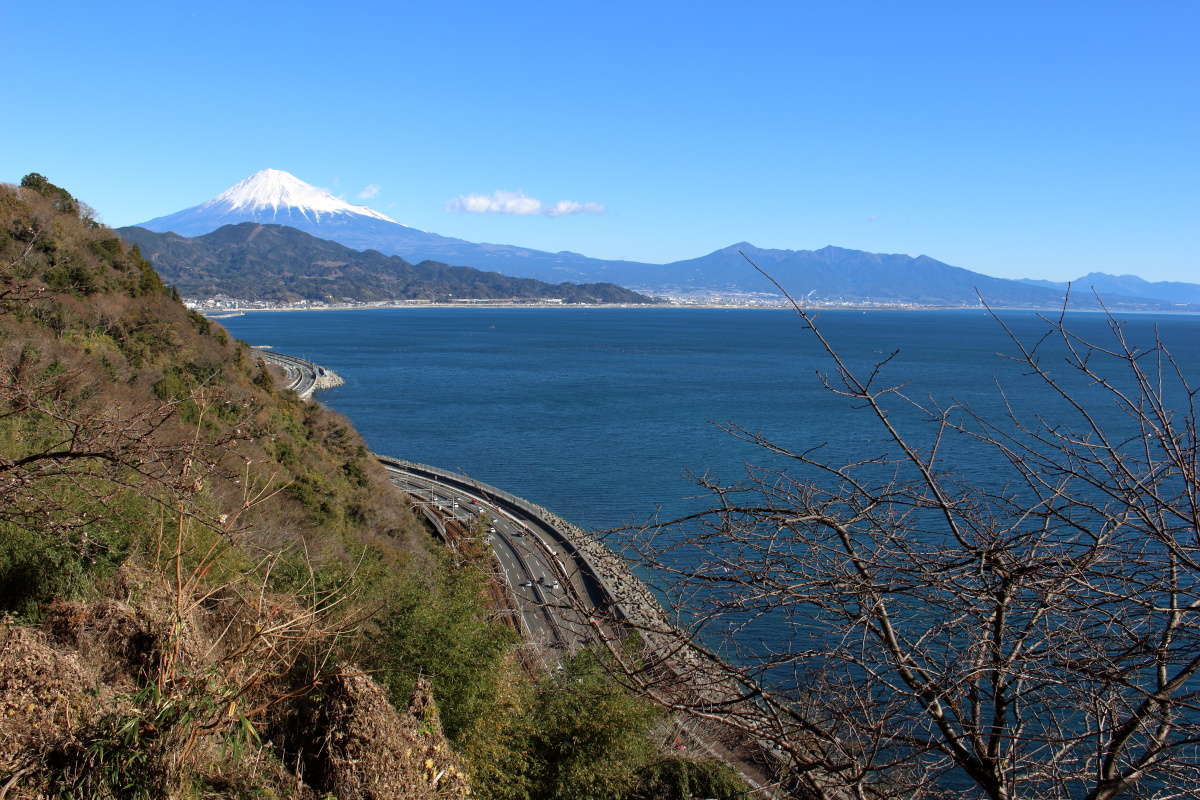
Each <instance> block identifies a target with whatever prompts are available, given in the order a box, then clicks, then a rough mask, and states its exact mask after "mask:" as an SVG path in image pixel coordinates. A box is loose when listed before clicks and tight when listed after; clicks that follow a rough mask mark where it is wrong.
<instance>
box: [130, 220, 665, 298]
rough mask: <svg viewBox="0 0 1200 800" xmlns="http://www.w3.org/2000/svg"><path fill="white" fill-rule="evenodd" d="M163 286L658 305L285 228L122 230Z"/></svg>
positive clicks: (260, 294)
mask: <svg viewBox="0 0 1200 800" xmlns="http://www.w3.org/2000/svg"><path fill="white" fill-rule="evenodd" d="M117 233H118V234H120V236H121V237H122V238H123V239H125V241H127V242H129V243H131V244H136V245H137V246H138V248H139V249H140V250H141V252H142V255H143V256H145V257H146V258H147V259H148V260H149V261H150V263H151V264H153V265H154V268H155V269H156V270H158V272H159V274H160V275H162V277H163V279H164V280H165V281H167V282H168V283H170V284H173V285H174V286H175V287H176V288H177V289H179V291H180V293H182V294H183V295H184V296H185V297H197V298H208V297H214V296H216V295H222V294H223V295H227V296H229V297H234V298H238V299H242V300H266V301H270V302H280V303H282V302H290V301H295V300H320V301H326V302H340V301H376V300H430V301H442V302H444V301H450V300H461V299H466V298H472V299H508V298H515V299H520V300H547V299H552V298H553V299H561V300H563V301H564V302H567V303H652V302H654V300H653V299H652V298H650V297H647V296H645V295H642V294H638V293H637V292H633V291H630V290H629V289H624V288H622V287H620V286H615V285H613V284H611V283H592V284H572V283H560V284H549V283H545V282H544V281H539V280H535V279H532V278H512V277H509V276H507V275H500V274H498V273H495V272H482V271H480V270H477V269H472V268H471V267H454V266H448V265H446V264H440V263H437V262H434V261H423V262H421V263H420V264H415V265H414V264H410V263H409V262H408V261H405V260H404V259H403V258H400V257H399V256H385V255H383V254H382V253H379V252H376V251H374V250H368V251H366V252H359V251H356V250H352V249H351V248H349V247H346V246H344V245H340V244H338V243H337V242H331V241H328V240H325V239H318V238H316V237H315V236H310V235H309V234H307V233H304V232H303V231H299V230H296V229H295V228H291V227H288V226H285V225H261V224H258V223H254V222H243V223H241V224H238V225H225V226H223V227H221V228H218V229H217V230H215V231H213V232H212V233H207V234H205V235H203V236H197V237H194V238H187V237H184V236H180V235H179V234H176V233H155V232H153V231H148V230H146V229H145V228H136V227H133V228H120V229H118V230H117Z"/></svg>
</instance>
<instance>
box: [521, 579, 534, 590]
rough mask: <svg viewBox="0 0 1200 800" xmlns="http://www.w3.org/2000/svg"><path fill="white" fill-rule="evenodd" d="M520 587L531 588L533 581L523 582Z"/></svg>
mask: <svg viewBox="0 0 1200 800" xmlns="http://www.w3.org/2000/svg"><path fill="white" fill-rule="evenodd" d="M521 585H522V586H524V587H525V588H526V589H528V588H530V587H532V586H533V581H525V582H524V583H522V584H521Z"/></svg>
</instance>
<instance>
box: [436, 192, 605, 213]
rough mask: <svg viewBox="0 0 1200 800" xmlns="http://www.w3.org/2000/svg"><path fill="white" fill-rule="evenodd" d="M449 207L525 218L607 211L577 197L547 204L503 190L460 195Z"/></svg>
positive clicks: (466, 211) (524, 195) (519, 193)
mask: <svg viewBox="0 0 1200 800" xmlns="http://www.w3.org/2000/svg"><path fill="white" fill-rule="evenodd" d="M447 208H448V209H449V210H450V211H460V212H463V213H466V214H515V215H518V216H523V217H524V216H531V215H533V214H544V215H546V216H547V217H562V216H565V215H568V214H603V213H604V211H605V209H604V206H602V205H600V204H599V203H580V202H577V201H575V200H559V201H558V202H557V203H555V204H554V205H552V206H544V205H543V204H542V201H541V200H538V199H537V198H536V197H530V196H529V195H527V194H525V193H524V192H507V191H504V190H503V189H500V190H497V191H495V192H492V193H491V194H463V195H459V196H458V197H456V198H454V199H453V200H451V201H450V203H449V204H448V205H447Z"/></svg>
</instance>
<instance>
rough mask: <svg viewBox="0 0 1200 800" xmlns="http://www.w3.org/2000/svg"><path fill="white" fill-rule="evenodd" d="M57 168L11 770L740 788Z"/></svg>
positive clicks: (18, 193) (665, 793) (4, 598)
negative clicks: (567, 654) (526, 621)
mask: <svg viewBox="0 0 1200 800" xmlns="http://www.w3.org/2000/svg"><path fill="white" fill-rule="evenodd" d="M409 503H410V501H409V499H408V498H407V497H406V496H404V495H401V494H399V493H398V492H397V490H396V489H395V488H394V487H393V486H392V485H391V484H390V483H389V482H388V480H387V479H386V477H385V476H384V474H383V473H382V471H381V469H380V468H379V465H378V464H377V463H376V462H375V461H374V459H373V458H372V457H371V454H370V453H369V452H368V451H367V449H366V447H365V446H364V444H363V442H362V440H361V439H360V438H359V436H358V434H357V433H356V432H355V431H354V430H353V429H352V428H351V427H350V426H349V424H347V422H346V421H345V420H343V419H341V418H339V417H338V416H337V415H335V414H332V413H330V412H329V411H327V410H325V409H323V408H322V407H321V406H320V405H319V404H316V403H307V402H304V401H301V400H300V399H298V398H297V397H296V396H295V395H293V394H292V393H290V392H287V391H282V390H280V389H279V388H278V386H277V384H276V380H275V377H274V376H273V374H272V373H271V372H269V371H268V370H267V369H265V368H264V366H263V364H262V362H260V361H259V360H258V359H257V358H256V357H255V356H254V354H253V352H252V351H251V350H250V349H249V348H248V347H247V346H246V345H245V344H244V343H242V342H238V341H236V340H233V339H232V338H230V337H229V336H228V335H227V334H226V332H225V331H224V330H223V329H222V328H220V327H219V326H218V325H216V324H215V323H212V322H210V321H209V320H207V319H205V318H204V317H201V316H199V315H197V314H193V313H190V312H189V311H188V310H187V309H186V308H184V306H183V305H182V304H181V303H180V302H179V299H178V296H177V295H176V294H175V292H174V290H173V289H169V288H167V287H165V286H164V284H163V283H162V281H161V280H160V279H159V277H158V275H157V274H156V273H155V272H154V270H153V269H152V268H151V267H150V264H149V263H148V262H147V261H146V260H145V259H144V258H142V256H141V255H140V253H139V252H138V250H137V248H136V247H128V246H127V245H125V244H124V243H123V242H122V241H121V240H120V239H119V238H118V237H117V236H116V235H115V234H114V232H113V231H111V230H109V229H107V228H105V227H103V226H102V225H99V224H97V223H96V222H94V221H93V220H92V219H91V218H90V217H89V216H88V213H87V210H86V207H84V206H82V205H81V204H80V203H78V202H77V201H76V200H75V199H74V198H73V197H72V196H71V195H70V194H69V193H67V192H66V191H64V190H63V189H60V188H59V187H56V186H54V185H53V184H50V183H49V182H48V181H46V179H45V178H42V177H41V176H38V175H29V176H26V178H25V180H23V181H22V185H21V186H20V187H12V186H0V797H3V798H4V800H33V798H45V797H72V798H89V799H90V798H107V799H109V800H117V798H120V799H121V800H125V799H126V798H134V799H136V800H156V799H158V798H181V799H182V798H189V800H191V799H192V798H229V797H240V798H277V799H279V800H282V799H283V798H296V799H297V800H318V798H320V799H321V800H326V799H327V798H330V797H333V798H339V799H341V798H345V799H346V800H381V799H382V798H396V797H405V798H430V799H432V798H435V797H436V798H447V799H451V800H452V799H453V798H465V797H467V796H472V797H481V798H494V800H532V799H533V798H560V799H561V800H584V798H611V799H612V800H620V798H629V800H648V799H649V798H651V797H656V798H657V797H664V798H682V797H685V796H690V795H691V794H695V793H704V795H705V796H719V797H722V798H733V797H738V796H742V794H743V793H744V788H745V787H744V785H743V784H741V782H740V781H739V780H737V778H736V776H734V775H732V773H731V771H730V770H729V769H728V768H727V767H724V766H722V765H719V764H714V763H712V762H705V761H698V760H692V759H681V758H679V757H677V756H676V755H674V754H667V753H663V752H662V751H661V749H660V746H659V745H658V744H657V743H656V742H655V740H654V739H653V738H652V735H653V734H656V733H658V732H659V730H660V728H661V725H662V724H663V718H662V716H661V714H660V713H659V712H657V711H656V710H655V709H654V708H652V707H649V706H647V705H646V704H645V703H643V702H641V701H638V700H636V699H635V698H633V697H631V696H629V695H628V694H626V693H625V692H624V691H623V690H622V689H621V688H620V687H619V686H617V685H616V684H615V683H614V682H613V681H612V680H611V679H610V678H609V677H608V673H607V672H605V671H604V670H603V669H601V668H600V665H599V664H598V663H597V661H596V659H595V658H594V657H592V656H591V655H590V654H588V653H587V652H584V653H582V654H580V655H577V656H575V657H573V658H569V659H568V658H564V660H563V662H562V664H561V669H557V670H555V671H553V673H551V674H546V675H540V674H530V672H529V671H527V670H525V669H524V668H522V666H521V662H520V661H519V660H518V658H517V654H518V645H519V639H518V636H517V635H516V633H515V632H514V631H513V630H512V628H510V627H509V626H508V625H507V624H505V623H503V622H502V621H501V620H500V619H498V618H497V615H496V614H494V613H493V610H492V609H490V608H488V606H487V597H488V591H487V589H488V585H489V580H490V574H491V572H492V562H491V560H490V555H489V554H488V553H487V552H486V550H483V549H479V550H478V551H473V552H462V551H456V552H451V551H449V550H447V549H445V548H443V547H442V546H441V545H440V543H438V542H436V541H434V540H433V539H432V538H431V536H430V535H429V532H428V531H427V529H426V528H425V527H424V526H423V525H422V524H420V523H418V522H417V520H416V518H415V517H414V515H413V514H412V512H411V506H410V504H409Z"/></svg>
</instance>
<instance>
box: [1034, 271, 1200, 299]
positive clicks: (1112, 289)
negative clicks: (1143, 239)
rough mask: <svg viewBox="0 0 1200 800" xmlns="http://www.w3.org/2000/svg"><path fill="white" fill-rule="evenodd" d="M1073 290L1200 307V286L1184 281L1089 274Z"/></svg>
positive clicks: (1047, 284)
mask: <svg viewBox="0 0 1200 800" xmlns="http://www.w3.org/2000/svg"><path fill="white" fill-rule="evenodd" d="M1022 282H1023V283H1028V284H1031V285H1033V286H1041V287H1044V288H1047V289H1053V290H1055V291H1056V292H1059V293H1061V292H1063V291H1065V290H1066V288H1067V284H1065V283H1057V282H1055V281H1039V280H1034V279H1032V278H1024V279H1022ZM1071 286H1072V290H1073V291H1075V292H1078V291H1080V290H1083V291H1086V292H1088V293H1089V294H1090V293H1091V292H1092V291H1093V290H1095V291H1096V292H1098V293H1099V294H1100V296H1101V297H1120V296H1124V297H1145V298H1148V299H1151V300H1160V301H1162V302H1164V303H1170V304H1172V305H1179V304H1191V305H1200V285H1198V284H1195V283H1183V282H1181V281H1159V282H1157V283H1151V282H1150V281H1147V280H1143V279H1142V278H1139V277H1138V276H1137V275H1108V274H1106V273H1104V272H1089V273H1088V274H1087V275H1084V276H1083V277H1082V278H1078V279H1077V280H1074V281H1072V282H1071Z"/></svg>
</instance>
